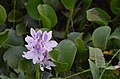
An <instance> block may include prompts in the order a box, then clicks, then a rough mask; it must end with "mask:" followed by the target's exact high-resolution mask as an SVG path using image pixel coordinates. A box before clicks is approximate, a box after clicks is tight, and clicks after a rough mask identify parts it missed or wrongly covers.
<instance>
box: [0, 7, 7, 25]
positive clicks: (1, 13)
mask: <svg viewBox="0 0 120 79" xmlns="http://www.w3.org/2000/svg"><path fill="white" fill-rule="evenodd" d="M6 18H7V14H6V10H5V8H4V7H3V6H2V5H0V25H2V24H3V23H4V22H5V21H6Z"/></svg>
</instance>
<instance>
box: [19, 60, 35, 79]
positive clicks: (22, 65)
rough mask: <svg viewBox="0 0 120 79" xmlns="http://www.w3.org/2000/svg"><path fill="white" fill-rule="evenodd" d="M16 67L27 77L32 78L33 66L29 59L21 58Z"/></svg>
mask: <svg viewBox="0 0 120 79" xmlns="http://www.w3.org/2000/svg"><path fill="white" fill-rule="evenodd" d="M18 68H19V69H21V70H22V71H23V72H24V73H25V75H26V77H27V78H29V79H34V72H35V67H34V65H33V63H32V62H31V61H29V60H25V59H21V60H20V61H19V64H18Z"/></svg>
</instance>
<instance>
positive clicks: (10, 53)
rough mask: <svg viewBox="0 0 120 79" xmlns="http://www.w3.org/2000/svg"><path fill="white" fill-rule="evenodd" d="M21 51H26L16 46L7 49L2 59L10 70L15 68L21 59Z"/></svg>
mask: <svg viewBox="0 0 120 79" xmlns="http://www.w3.org/2000/svg"><path fill="white" fill-rule="evenodd" d="M23 51H26V48H24V47H22V46H16V47H12V48H9V49H8V50H7V51H6V52H5V54H4V55H3V59H4V61H5V62H7V64H8V65H9V66H10V67H11V68H13V69H14V68H17V67H18V63H19V60H20V59H21V58H22V53H23Z"/></svg>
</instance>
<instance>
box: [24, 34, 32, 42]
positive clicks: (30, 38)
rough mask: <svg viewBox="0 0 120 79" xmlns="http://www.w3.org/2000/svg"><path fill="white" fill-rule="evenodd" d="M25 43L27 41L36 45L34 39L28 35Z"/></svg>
mask: <svg viewBox="0 0 120 79" xmlns="http://www.w3.org/2000/svg"><path fill="white" fill-rule="evenodd" d="M25 41H26V42H27V43H34V39H33V38H32V37H30V36H28V35H27V37H26V38H25Z"/></svg>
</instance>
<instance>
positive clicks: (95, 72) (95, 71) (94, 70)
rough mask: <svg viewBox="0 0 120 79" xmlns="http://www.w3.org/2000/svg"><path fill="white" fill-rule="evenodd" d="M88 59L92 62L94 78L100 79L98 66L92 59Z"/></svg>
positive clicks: (91, 67)
mask: <svg viewBox="0 0 120 79" xmlns="http://www.w3.org/2000/svg"><path fill="white" fill-rule="evenodd" d="M88 61H89V64H90V69H91V73H92V77H93V79H99V77H100V70H99V69H98V68H97V66H96V65H95V64H94V63H93V62H92V61H91V60H90V59H88Z"/></svg>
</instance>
